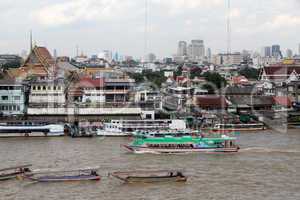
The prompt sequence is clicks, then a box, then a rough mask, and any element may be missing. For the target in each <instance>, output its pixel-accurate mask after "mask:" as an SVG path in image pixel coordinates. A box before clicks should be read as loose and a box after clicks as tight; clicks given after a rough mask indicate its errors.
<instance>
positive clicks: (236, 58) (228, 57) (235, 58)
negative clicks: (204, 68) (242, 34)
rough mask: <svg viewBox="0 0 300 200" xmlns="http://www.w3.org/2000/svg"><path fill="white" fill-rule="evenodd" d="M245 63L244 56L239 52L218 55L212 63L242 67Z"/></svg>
mask: <svg viewBox="0 0 300 200" xmlns="http://www.w3.org/2000/svg"><path fill="white" fill-rule="evenodd" d="M242 62H243V55H242V54H241V53H239V52H237V53H231V54H218V55H215V56H214V57H213V59H212V63H213V64H215V65H225V66H230V65H240V64H241V63H242Z"/></svg>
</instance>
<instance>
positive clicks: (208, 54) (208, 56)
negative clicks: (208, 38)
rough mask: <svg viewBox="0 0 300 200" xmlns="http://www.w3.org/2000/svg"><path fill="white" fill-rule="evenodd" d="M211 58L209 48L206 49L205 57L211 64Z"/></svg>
mask: <svg viewBox="0 0 300 200" xmlns="http://www.w3.org/2000/svg"><path fill="white" fill-rule="evenodd" d="M211 56H212V53H211V48H207V51H206V57H207V61H208V62H211Z"/></svg>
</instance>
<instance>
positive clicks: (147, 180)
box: [125, 176, 187, 183]
mask: <svg viewBox="0 0 300 200" xmlns="http://www.w3.org/2000/svg"><path fill="white" fill-rule="evenodd" d="M186 181H187V178H186V177H168V176H166V177H129V178H126V180H125V182H126V183H156V182H186Z"/></svg>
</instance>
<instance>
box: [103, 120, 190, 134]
mask: <svg viewBox="0 0 300 200" xmlns="http://www.w3.org/2000/svg"><path fill="white" fill-rule="evenodd" d="M169 129H171V130H184V129H186V124H185V121H184V120H112V121H111V122H110V123H104V128H103V129H97V136H116V137H120V136H130V135H132V133H133V132H135V131H155V130H169Z"/></svg>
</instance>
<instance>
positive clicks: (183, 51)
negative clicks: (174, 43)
mask: <svg viewBox="0 0 300 200" xmlns="http://www.w3.org/2000/svg"><path fill="white" fill-rule="evenodd" d="M186 55H187V42H186V41H179V43H178V49H177V56H186Z"/></svg>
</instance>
